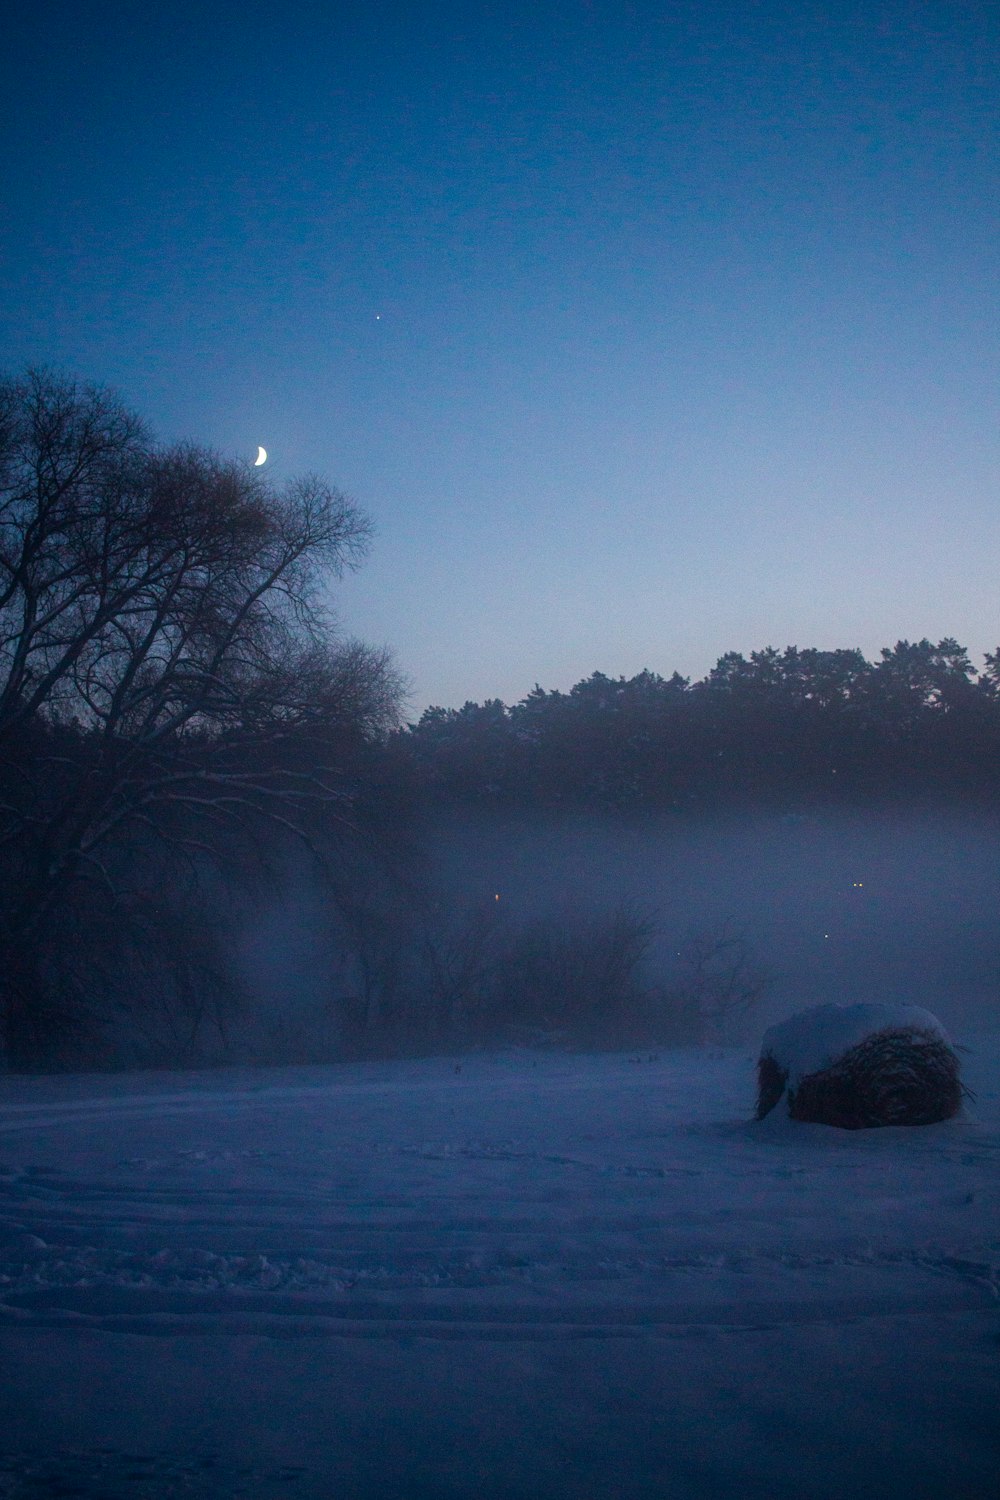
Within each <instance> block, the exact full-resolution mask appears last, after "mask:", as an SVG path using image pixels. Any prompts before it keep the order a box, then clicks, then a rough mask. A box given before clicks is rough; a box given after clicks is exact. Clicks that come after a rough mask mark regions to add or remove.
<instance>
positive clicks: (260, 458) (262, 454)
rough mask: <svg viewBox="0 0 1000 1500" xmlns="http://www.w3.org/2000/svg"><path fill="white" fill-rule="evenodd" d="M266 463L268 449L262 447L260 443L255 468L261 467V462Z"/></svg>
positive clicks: (254, 462)
mask: <svg viewBox="0 0 1000 1500" xmlns="http://www.w3.org/2000/svg"><path fill="white" fill-rule="evenodd" d="M266 463H267V449H266V448H262V447H261V446H260V444H259V443H258V445H257V457H256V458H255V459H254V461H253V466H254V468H255V469H259V468H260V466H261V464H266Z"/></svg>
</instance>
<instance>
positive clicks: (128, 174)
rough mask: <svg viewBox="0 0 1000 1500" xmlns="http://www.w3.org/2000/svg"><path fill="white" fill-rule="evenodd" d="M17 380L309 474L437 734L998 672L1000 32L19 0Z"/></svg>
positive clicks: (777, 13) (12, 99)
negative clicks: (610, 682) (730, 674)
mask: <svg viewBox="0 0 1000 1500" xmlns="http://www.w3.org/2000/svg"><path fill="white" fill-rule="evenodd" d="M7 16H8V19H7V21H6V29H5V36H4V53H5V67H4V75H5V78H4V88H3V90H2V92H0V116H2V119H3V126H2V131H3V135H2V139H3V150H2V152H0V205H2V207H0V215H2V224H0V297H2V318H0V368H4V369H6V370H8V371H11V370H17V369H19V368H21V367H23V366H24V365H25V364H28V363H36V364H37V363H41V364H49V365H54V366H56V367H59V368H61V369H65V370H69V371H70V372H72V373H74V374H78V375H80V376H82V377H84V378H86V379H91V380H96V381H99V382H102V383H110V384H112V385H115V386H117V387H118V388H119V389H120V390H121V392H122V393H123V394H124V395H125V397H126V398H127V400H128V401H129V403H130V404H131V405H133V406H134V407H136V408H137V409H138V410H139V411H141V412H142V413H143V415H145V416H146V417H148V418H149V419H150V420H151V421H152V423H153V425H154V427H155V428H156V430H157V431H158V432H159V433H160V435H161V436H163V437H164V438H170V439H172V438H182V437H183V438H192V439H194V440H196V441H198V442H202V443H206V444H209V445H211V446H214V447H218V448H220V449H222V450H224V451H226V452H228V453H234V454H239V455H241V456H246V457H247V458H248V459H250V458H252V457H253V455H254V454H255V453H256V449H257V444H258V443H263V444H264V445H265V446H266V447H267V449H268V451H269V453H270V454H271V463H272V465H273V472H274V474H275V477H279V478H280V477H281V476H282V475H285V474H293V473H297V472H302V471H304V470H316V471H318V472H320V473H322V474H324V475H326V476H327V477H328V478H330V479H331V480H333V482H334V483H336V484H338V485H339V486H340V487H341V488H342V489H344V490H346V491H347V492H348V493H349V494H350V495H352V496H353V497H354V498H355V499H357V500H358V501H359V502H360V503H361V504H362V505H363V507H364V508H365V509H366V510H367V511H368V512H369V513H370V514H371V515H372V516H373V518H374V519H375V522H376V525H377V530H378V536H377V540H376V544H375V549H374V552H373V555H372V557H371V559H370V561H369V562H368V564H367V565H366V566H365V568H364V569H363V571H362V572H361V573H360V574H358V575H357V576H356V577H355V578H352V579H351V580H349V581H348V582H347V583H345V584H344V585H343V587H342V588H341V589H340V590H339V596H338V597H339V612H340V616H341V620H342V623H343V626H344V628H345V630H346V631H347V632H349V633H351V634H355V635H360V636H361V637H363V638H365V639H368V640H371V641H373V642H375V643H378V644H382V643H388V644H389V645H391V646H392V647H393V649H394V650H395V652H396V655H397V657H398V660H399V663H400V665H401V667H402V668H403V670H404V671H405V672H406V673H407V674H408V675H409V677H410V678H411V681H412V684H413V692H412V698H411V704H410V711H411V715H412V714H415V713H417V712H418V711H419V710H420V709H421V708H423V707H424V706H426V705H427V704H428V703H439V704H445V705H454V706H457V705H460V704H461V703H462V702H463V701H464V700H465V699H467V698H476V699H481V698H484V697H501V698H504V699H505V700H507V701H508V702H510V701H515V700H517V699H518V698H520V697H522V696H523V695H524V694H525V693H526V692H527V691H528V690H529V689H530V688H531V687H532V685H533V684H534V683H535V682H536V681H538V682H540V683H541V684H542V685H543V686H545V687H561V688H566V687H569V686H570V685H571V683H573V682H574V681H576V680H577V679H579V678H580V677H583V676H586V675H588V674H589V673H590V672H591V671H593V670H595V669H600V670H602V671H605V672H607V673H609V674H610V675H618V674H621V673H624V674H627V675H632V674H633V673H634V672H637V671H639V670H641V668H643V667H650V668H651V669H653V670H655V671H659V672H662V673H664V675H669V673H670V672H672V671H674V670H678V671H680V672H682V673H684V674H685V675H691V676H694V677H700V676H703V675H704V673H705V672H706V671H707V670H708V669H709V668H710V667H711V666H712V664H713V663H714V662H715V660H716V658H717V657H718V656H720V655H721V654H722V653H723V652H724V651H727V650H740V651H744V652H748V651H750V650H752V649H755V648H758V647H762V646H765V645H768V644H771V645H775V646H778V647H783V646H785V645H790V644H794V645H798V646H803V647H804V646H819V647H835V646H860V647H861V648H862V650H864V651H865V653H866V655H869V656H872V655H875V654H877V651H878V648H879V647H880V646H882V645H891V644H892V643H894V642H895V641H896V640H897V639H898V638H900V637H907V638H909V639H917V638H919V637H921V636H924V635H927V636H931V637H933V638H934V639H938V638H939V637H940V636H943V635H954V636H957V638H958V639H959V640H960V641H962V643H963V644H965V645H967V646H968V647H969V648H970V650H971V651H972V653H973V657H974V659H976V660H978V658H979V657H980V656H981V654H982V652H983V651H985V650H992V649H994V648H995V647H996V646H997V644H998V642H1000V608H998V605H1000V568H998V563H997V559H998V557H1000V504H998V501H1000V493H998V491H1000V442H998V428H997V416H998V395H1000V380H998V373H1000V360H998V343H1000V340H998V333H1000V318H998V288H1000V264H998V262H1000V255H998V247H1000V210H998V205H1000V131H998V119H1000V88H998V64H1000V7H997V6H996V4H995V3H994V0H983V3H977V0H968V3H957V0H956V3H951V4H933V3H920V0H909V3H882V0H859V3H857V4H838V3H836V0H830V3H824V4H817V3H809V0H794V3H788V4H783V3H778V0H757V3H754V0H730V3H712V0H702V3H695V0H689V3H680V0H679V3H668V0H661V3H646V0H633V3H628V0H617V3H611V0H590V3H588V0H534V3H522V0H493V3H482V0H457V3H452V0H445V3H441V0H435V3H431V4H425V5H417V4H414V3H412V0H411V3H409V4H403V3H388V0H365V3H360V0H341V3H337V0H325V3H310V0H300V3H292V4H289V3H288V0H285V3H284V4H271V3H268V0H263V3H258V4H254V3H243V4H240V5H238V6H237V5H235V4H228V3H221V0H216V3H213V0H203V3H202V4H198V5H195V4H188V3H187V0H171V3H170V4H166V5H162V6H156V7H154V6H150V7H147V6H140V5H136V4H135V3H134V0H131V3H125V0H120V3H105V0H87V3H85V4H78V5H70V4H68V3H65V0H64V3H53V0H14V3H13V4H12V5H11V6H9V7H8V12H7Z"/></svg>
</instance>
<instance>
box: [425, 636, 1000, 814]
mask: <svg viewBox="0 0 1000 1500" xmlns="http://www.w3.org/2000/svg"><path fill="white" fill-rule="evenodd" d="M400 748H403V749H405V751H406V752H407V758H409V759H410V760H411V762H412V764H413V767H414V769H415V772H416V775H417V779H418V782H419V783H420V785H421V786H422V788H423V789H424V791H425V792H426V793H427V794H428V795H429V796H430V798H431V800H432V801H438V800H459V801H472V802H480V803H486V804H490V803H500V804H511V805H527V806H531V805H538V806H558V805H567V806H572V805H581V806H592V807H595V808H596V807H604V808H621V809H629V808H641V807H645V806H648V807H657V808H678V809H683V808H691V809H697V808H700V807H708V806H711V805H715V804H718V803H719V802H727V801H735V802H745V801H756V800H762V801H770V800H775V799H777V800H779V801H782V802H786V803H795V802H797V801H801V802H815V801H826V800H828V799H830V798H835V799H838V800H839V799H841V798H844V797H851V798H867V797H878V796H904V797H905V796H911V795H917V796H929V795H930V796H939V797H942V798H963V799H964V798H968V797H974V798H984V797H985V798H986V799H988V800H991V801H992V800H993V799H994V798H995V797H996V795H997V792H998V790H1000V777H998V766H1000V649H998V650H997V651H996V652H994V653H988V654H987V656H986V658H985V665H984V667H983V669H982V671H977V670H976V668H975V667H974V666H973V664H972V662H971V661H970V659H969V655H968V652H967V650H966V648H965V647H963V646H960V645H959V644H958V643H957V641H954V640H952V639H945V640H941V641H939V642H938V643H937V645H933V644H932V643H931V642H930V641H929V640H926V639H925V640H921V641H917V642H909V641H899V642H897V644H896V645H895V646H894V647H892V648H888V647H886V648H883V650H882V651H881V654H880V657H879V659H878V660H877V661H874V662H872V661H868V660H866V658H865V657H864V655H863V654H862V652H861V651H860V650H834V651H819V650H813V649H807V650H800V649H799V648H797V647H795V646H789V647H787V648H786V649H785V650H784V651H777V650H774V649H773V648H770V647H769V648H768V649H766V650H763V651H754V652H751V654H750V655H749V657H745V656H743V655H741V654H740V653H738V652H729V653H727V654H726V655H725V656H723V657H722V658H721V659H720V660H719V661H718V663H717V664H716V666H715V667H713V669H712V670H711V671H710V672H709V673H708V675H707V677H705V678H704V679H703V680H701V681H698V682H691V681H690V680H689V679H688V678H685V677H681V676H680V675H679V674H678V673H676V672H675V673H674V674H673V675H672V676H671V677H668V678H664V677H661V676H659V675H657V674H656V673H655V672H650V671H644V672H640V673H639V674H638V675H637V676H635V677H632V678H625V677H618V678H611V677H607V676H605V675H604V673H602V672H595V673H594V674H593V675H592V676H590V677H587V678H585V679H584V680H583V681H581V682H578V683H577V684H576V686H575V687H573V688H571V689H570V690H569V692H559V691H546V690H545V689H543V688H541V687H537V686H536V687H535V688H534V689H533V691H532V692H530V693H529V694H528V696H527V697H526V698H524V699H523V700H522V701H521V702H520V703H517V704H514V705H513V706H510V707H508V706H507V705H505V704H504V703H502V702H501V701H500V700H499V699H487V700H486V701H485V702H483V703H471V702H470V703H466V704H465V705H464V707H462V708H460V709H446V708H429V709H427V711H426V712H425V713H424V714H423V715H422V717H421V718H420V720H419V721H418V722H417V723H416V724H413V725H410V726H409V728H408V729H406V730H405V731H403V733H402V736H401V740H400Z"/></svg>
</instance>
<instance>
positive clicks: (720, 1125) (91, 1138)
mask: <svg viewBox="0 0 1000 1500" xmlns="http://www.w3.org/2000/svg"><path fill="white" fill-rule="evenodd" d="M848 1009H849V1010H850V1009H851V1008H848ZM833 1031H834V1028H833V1026H832V1023H831V1026H830V1027H829V1029H828V1032H827V1031H823V1039H824V1040H823V1044H824V1045H827V1040H826V1038H827V1036H828V1034H829V1037H830V1038H832V1042H831V1043H830V1044H832V1043H833V1042H836V1044H837V1045H839V1044H840V1043H839V1041H838V1040H837V1039H836V1038H835V1037H833ZM843 1034H846V1033H841V1035H843ZM815 1039H816V1038H815V1037H814V1040H815ZM959 1040H960V1041H962V1042H964V1043H966V1044H967V1045H968V1048H969V1050H968V1052H967V1053H966V1054H964V1055H963V1066H964V1071H965V1074H966V1076H967V1078H968V1082H969V1084H970V1086H971V1088H972V1089H973V1091H974V1092H975V1094H976V1096H977V1098H976V1103H975V1105H974V1106H973V1107H972V1109H971V1110H970V1112H969V1114H968V1116H967V1117H965V1118H962V1119H960V1120H953V1121H949V1122H947V1123H945V1124H941V1125H933V1126H926V1127H921V1128H911V1129H882V1130H876V1131H839V1130H835V1129H830V1128H827V1127H823V1126H812V1125H803V1124H796V1122H794V1121H790V1120H788V1119H787V1118H785V1117H783V1116H782V1115H781V1114H780V1112H778V1111H774V1112H772V1115H771V1116H769V1117H768V1118H767V1119H766V1120H764V1121H763V1122H760V1123H756V1122H753V1121H752V1120H751V1115H752V1112H753V1102H754V1100H753V1096H754V1087H755V1080H754V1066H755V1062H756V1052H755V1050H748V1049H743V1050H739V1049H728V1050H721V1049H719V1050H715V1051H702V1050H696V1049H690V1050H677V1051H663V1052H660V1053H658V1054H657V1053H648V1052H643V1053H632V1054H629V1053H622V1054H613V1055H607V1054H604V1055H602V1054H583V1055H573V1054H568V1053H552V1052H530V1051H509V1052H495V1053H482V1054H478V1055H475V1056H472V1057H465V1058H462V1059H455V1058H428V1059H421V1060H414V1061H403V1062H393V1063H360V1064H350V1065H337V1066H330V1067H310V1068H284V1069H274V1070H269V1071H268V1070H249V1069H246V1070H238V1071H237V1070H230V1071H216V1072H201V1073H190V1074H146V1075H132V1076H127V1075H117V1076H113V1077H99V1076H89V1077H75V1078H51V1079H43V1078H20V1077H17V1078H15V1077H8V1078H3V1079H0V1434H2V1436H0V1496H4V1497H6V1496H11V1497H13V1496H14V1495H15V1494H16V1495H17V1496H18V1500H21V1497H22V1496H23V1497H29V1496H33V1495H35V1494H54V1493H76V1494H82V1495H88V1496H91V1497H93V1500H97V1497H101V1500H107V1497H108V1496H111V1495H120V1494H122V1493H127V1494H128V1495H130V1496H133V1497H135V1500H143V1497H154V1496H155V1497H157V1500H163V1497H166V1496H168V1495H175V1494H183V1495H185V1496H205V1497H208V1496H229V1495H236V1494H242V1495H245V1496H248V1497H251V1500H278V1497H282V1500H284V1497H289V1496H291V1497H300V1496H301V1497H305V1500H321V1497H323V1500H326V1497H330V1496H333V1495H336V1496H337V1497H338V1500H361V1497H369V1496H371V1497H375V1496H378V1497H385V1500H395V1497H399V1500H410V1497H416V1500H457V1497H465V1496H468V1497H472V1496H475V1497H477V1500H542V1497H549V1496H553V1497H564V1500H590V1497H593V1500H598V1497H600V1500H607V1497H619V1496H620V1497H622V1500H626V1497H627V1500H646V1497H649V1500H652V1497H656V1500H664V1497H668V1500H719V1497H725V1496H728V1495H732V1494H739V1495H740V1496H741V1500H764V1497H767V1500H792V1497H796V1500H799V1497H808V1500H825V1497H830V1500H833V1497H834V1496H836V1497H838V1500H840V1497H842V1496H843V1495H844V1494H847V1493H849V1494H851V1495H852V1496H857V1497H860V1500H865V1497H870V1500H876V1497H878V1500H886V1497H893V1496H897V1495H898V1496H906V1497H907V1500H920V1497H924V1500H939V1497H941V1496H943V1495H948V1496H949V1497H961V1500H972V1497H981V1496H985V1495H987V1494H992V1493H994V1492H995V1489H994V1485H995V1475H996V1464H997V1460H998V1458H1000V1440H998V1425H997V1422H996V1412H997V1410H998V1409H1000V1342H998V1339H1000V1307H998V1300H997V1294H998V1288H1000V1175H998V1172H997V1166H998V1155H1000V1038H997V1037H995V1036H988V1035H980V1036H963V1037H961V1038H960V1039H959ZM789 1055H791V1054H789ZM795 1055H796V1057H798V1058H799V1059H800V1060H801V1059H802V1058H803V1057H805V1056H806V1054H804V1053H802V1054H799V1053H796V1054H795ZM814 1055H815V1054H808V1057H809V1059H810V1060H811V1058H812V1057H813V1056H814ZM32 1485H34V1486H35V1488H31V1486H32ZM5 1486H7V1487H5ZM15 1486H17V1487H16V1488H15ZM60 1486H62V1487H61V1488H60ZM74 1486H75V1488H74Z"/></svg>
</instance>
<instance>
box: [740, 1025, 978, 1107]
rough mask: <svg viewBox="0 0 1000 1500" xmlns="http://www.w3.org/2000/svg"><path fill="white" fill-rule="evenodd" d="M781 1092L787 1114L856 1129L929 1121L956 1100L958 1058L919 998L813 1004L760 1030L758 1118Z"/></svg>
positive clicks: (958, 1098) (958, 1092)
mask: <svg viewBox="0 0 1000 1500" xmlns="http://www.w3.org/2000/svg"><path fill="white" fill-rule="evenodd" d="M783 1095H784V1096H785V1097H786V1099H787V1102H788V1113H789V1116H790V1117H791V1119H793V1120H808V1121H811V1122H813V1123H814V1124H818V1125H839V1126H841V1127H842V1128H843V1129H846V1130H859V1129H862V1128H864V1127H866V1126H875V1125H932V1124H934V1123H936V1122H937V1121H939V1120H949V1119H951V1118H952V1116H953V1115H956V1114H957V1113H958V1111H959V1108H960V1107H961V1102H962V1084H961V1079H960V1077H959V1064H958V1058H957V1056H956V1054H955V1051H954V1049H953V1047H952V1045H951V1041H950V1039H949V1037H948V1034H947V1032H946V1031H945V1029H944V1027H943V1026H942V1025H941V1022H940V1021H939V1020H938V1019H937V1017H936V1016H934V1015H932V1014H931V1012H930V1011H929V1010H922V1009H921V1008H920V1007H919V1006H917V1005H871V1004H861V1005H818V1006H815V1007H814V1008H813V1009H812V1010H804V1011H800V1012H799V1013H798V1015H794V1016H791V1017H790V1018H789V1019H788V1020H787V1021H782V1022H781V1023H780V1025H778V1026H772V1027H771V1029H770V1030H769V1031H767V1032H765V1034H764V1040H763V1042H762V1043H761V1049H760V1060H759V1062H758V1064H757V1118H758V1120H762V1119H763V1118H764V1116H765V1115H767V1114H769V1113H770V1111H771V1110H772V1109H773V1108H774V1106H775V1105H776V1104H777V1103H778V1101H779V1100H780V1099H781V1098H782V1096H783Z"/></svg>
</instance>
